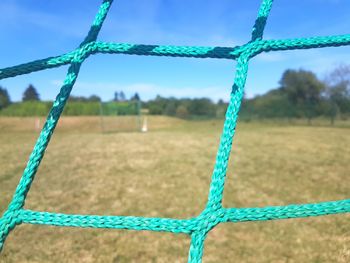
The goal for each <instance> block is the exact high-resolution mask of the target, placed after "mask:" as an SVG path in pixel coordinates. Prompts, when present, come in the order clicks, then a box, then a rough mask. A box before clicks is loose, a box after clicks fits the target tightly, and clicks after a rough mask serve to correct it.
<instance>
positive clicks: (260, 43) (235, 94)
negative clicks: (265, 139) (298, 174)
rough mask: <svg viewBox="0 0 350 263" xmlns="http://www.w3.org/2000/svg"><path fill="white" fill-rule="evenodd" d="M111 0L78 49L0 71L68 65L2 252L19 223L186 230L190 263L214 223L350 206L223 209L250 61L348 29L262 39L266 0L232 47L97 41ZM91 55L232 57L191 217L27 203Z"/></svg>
mask: <svg viewBox="0 0 350 263" xmlns="http://www.w3.org/2000/svg"><path fill="white" fill-rule="evenodd" d="M112 2H113V0H105V1H103V3H102V5H101V6H100V8H99V11H98V13H97V15H96V16H95V19H94V21H93V23H92V25H91V27H90V30H89V32H88V34H87V36H86V37H85V39H84V40H83V41H82V42H81V44H80V45H79V47H78V48H77V49H75V50H73V51H71V52H68V53H66V54H64V55H61V56H56V57H49V58H46V59H41V60H36V61H33V62H29V63H25V64H21V65H18V66H13V67H8V68H4V69H1V70H0V79H5V78H9V77H14V76H18V75H22V74H28V73H31V72H35V71H40V70H44V69H49V68H55V67H59V66H63V65H68V64H69V65H70V66H69V69H68V73H67V75H66V78H65V80H64V82H63V85H62V87H61V89H60V92H59V94H58V95H57V97H56V99H55V101H54V103H53V106H52V109H51V110H50V112H49V114H48V117H47V120H46V122H45V125H44V127H43V129H42V131H41V133H40V135H39V138H38V140H37V142H36V144H35V146H34V149H33V151H32V153H31V155H30V156H29V160H28V163H27V166H26V168H25V170H24V172H23V175H22V177H21V179H20V182H19V184H18V186H17V188H16V191H15V193H14V195H13V198H12V200H11V202H10V204H9V206H8V208H7V210H6V211H5V213H4V214H3V216H2V217H1V218H0V250H2V248H3V246H4V243H5V239H6V237H7V236H8V234H9V233H10V231H11V230H13V229H14V228H15V227H16V226H17V225H19V224H24V223H25V224H39V225H52V226H67V227H85V228H86V227H87V228H113V229H132V230H148V231H162V232H171V233H183V234H187V235H190V236H191V245H190V249H189V256H188V262H193V263H194V262H201V261H202V256H203V249H204V241H205V238H206V236H207V234H208V233H209V231H210V230H211V229H213V228H214V227H215V226H216V225H218V224H220V223H226V222H246V221H265V220H277V219H288V218H303V217H312V216H322V215H331V214H340V213H348V212H350V199H346V200H339V201H330V202H320V203H313V204H296V205H286V206H270V207H256V208H224V207H222V195H223V190H224V184H225V177H226V172H227V165H228V160H229V157H230V153H231V147H232V141H233V137H234V135H235V130H236V124H237V120H238V113H239V109H240V105H241V101H242V98H243V93H244V86H245V81H246V78H247V73H248V63H249V60H250V59H251V58H252V57H254V56H257V55H258V54H260V53H262V52H272V51H284V50H297V49H310V48H325V47H338V46H346V45H350V34H347V35H339V36H323V37H309V38H295V39H281V40H273V39H272V40H263V39H262V38H263V32H264V28H265V25H266V22H267V18H268V15H269V12H270V10H271V6H272V2H273V1H272V0H263V1H262V4H261V6H260V9H259V12H258V16H257V19H256V20H255V24H254V26H253V30H252V35H251V40H250V41H249V42H248V43H246V44H244V45H241V46H235V47H198V46H165V45H144V44H141V45H140V44H127V43H110V42H101V41H97V37H98V33H99V31H100V29H101V27H102V24H103V21H104V20H105V18H106V16H107V13H108V11H109V9H110V6H111V4H112ZM94 54H128V55H144V56H169V57H191V58H218V59H232V60H236V61H237V66H236V74H235V79H234V84H233V86H232V90H231V95H230V101H229V106H228V108H227V112H226V115H225V122H224V127H223V131H222V135H221V139H220V144H219V148H218V152H217V155H216V162H215V166H214V170H213V174H212V180H211V183H210V188H209V194H208V202H207V205H206V207H205V209H204V210H203V211H202V213H201V214H200V215H199V216H197V217H194V218H188V219H173V218H147V217H133V216H114V215H113V216H112V215H109V216H106V215H71V214H62V213H52V212H40V211H31V210H27V209H25V208H24V205H25V200H26V196H27V193H28V191H29V189H30V186H31V184H32V182H33V180H34V178H35V174H36V172H37V170H38V168H39V165H40V162H41V160H42V158H43V156H44V153H45V150H46V147H47V146H48V144H49V141H50V138H51V136H52V134H53V132H54V130H55V127H56V125H57V122H58V120H59V118H60V116H61V113H62V111H63V109H64V106H65V104H66V102H67V99H68V98H69V95H70V92H71V90H72V88H73V86H74V83H75V81H76V79H77V77H78V74H79V70H80V66H81V65H82V64H83V62H84V61H85V59H87V58H88V57H89V56H90V55H94Z"/></svg>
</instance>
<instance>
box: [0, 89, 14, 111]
mask: <svg viewBox="0 0 350 263" xmlns="http://www.w3.org/2000/svg"><path fill="white" fill-rule="evenodd" d="M10 104H11V100H10V96H9V94H8V92H7V90H6V89H5V88H2V87H1V86H0V110H1V109H3V108H6V107H7V106H8V105H10Z"/></svg>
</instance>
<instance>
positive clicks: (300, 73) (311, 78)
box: [280, 69, 325, 124]
mask: <svg viewBox="0 0 350 263" xmlns="http://www.w3.org/2000/svg"><path fill="white" fill-rule="evenodd" d="M280 84H281V86H282V89H283V91H284V92H285V93H286V95H287V98H288V100H289V101H290V103H291V105H293V106H294V107H295V108H297V112H299V113H300V115H301V116H303V117H306V118H307V119H308V123H309V124H311V120H312V118H314V117H315V116H317V115H319V114H320V112H319V103H320V101H321V94H322V92H323V91H324V89H325V85H324V83H323V82H321V81H320V80H319V79H318V78H317V77H316V75H315V74H314V73H313V72H311V71H306V70H303V69H299V70H291V69H289V70H286V71H285V72H284V73H283V75H282V78H281V80H280Z"/></svg>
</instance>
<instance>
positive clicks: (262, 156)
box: [0, 116, 350, 263]
mask: <svg viewBox="0 0 350 263" xmlns="http://www.w3.org/2000/svg"><path fill="white" fill-rule="evenodd" d="M112 120H113V119H110V121H112ZM107 121H109V120H108V119H107ZM148 124H149V129H150V132H148V133H137V132H132V133H124V132H119V133H101V132H100V124H99V118H98V117H84V118H78V117H64V118H63V119H62V122H61V124H60V126H59V127H58V129H57V132H56V133H55V134H54V136H53V138H52V142H51V144H50V145H49V147H48V150H47V153H46V156H45V158H44V160H43V162H42V164H41V167H40V169H39V171H38V174H37V176H36V180H35V181H34V183H33V186H32V189H31V191H30V192H29V195H28V198H27V202H26V208H28V209H33V210H40V211H43V210H45V211H51V212H63V213H76V214H77V213H81V214H108V215H136V216H152V217H175V218H186V217H192V216H196V215H198V214H199V213H200V212H201V211H202V209H203V208H204V206H205V203H206V197H207V194H208V189H209V184H210V178H211V172H212V169H213V166H214V161H215V154H216V150H217V146H218V143H219V139H220V131H221V125H222V122H221V121H218V120H215V121H192V122H190V121H184V120H179V119H175V118H167V117H156V116H155V117H150V118H149V120H148ZM349 131H350V129H349V128H346V127H344V126H342V127H327V126H317V127H308V126H302V125H298V126H289V125H288V124H282V125H280V124H273V123H254V122H252V123H240V124H239V126H238V128H237V137H236V138H235V141H234V146H233V153H232V155H231V160H230V166H229V171H228V175H227V181H226V188H225V191H224V201H223V204H224V206H225V207H248V206H267V205H285V204H289V203H307V202H318V201H327V200H338V199H347V198H349V197H350V195H349V193H350V183H349V171H350V147H349V146H350V136H349ZM37 135H38V132H37V131H35V125H34V119H31V118H24V119H23V118H0V145H1V151H0V212H1V213H2V212H3V211H4V210H5V208H6V206H7V204H8V203H9V201H10V198H11V196H12V194H13V191H14V189H15V187H16V185H17V183H18V180H19V178H20V176H21V172H22V170H23V168H24V166H25V163H26V160H27V158H28V156H29V154H30V151H31V149H32V147H33V145H34V142H35V139H36V137H37ZM349 219H350V215H349V214H342V215H335V216H324V217H318V218H306V219H294V220H292V219H291V220H283V221H271V222H257V223H251V222H249V223H239V224H234V223H227V224H223V225H219V226H217V227H216V228H215V229H214V230H212V231H211V232H210V233H209V235H208V238H207V241H206V243H205V252H204V258H203V261H204V262H206V263H209V262H315V263H316V262H344V263H345V262H350V221H349ZM189 243H190V240H189V237H188V236H186V235H175V234H168V233H154V232H136V231H124V230H92V229H75V228H57V227H48V226H31V225H21V226H18V227H16V229H15V230H14V231H13V232H12V233H11V234H10V235H9V237H8V239H7V241H6V243H5V248H4V251H3V253H2V254H1V255H0V262H186V261H187V253H188V248H189Z"/></svg>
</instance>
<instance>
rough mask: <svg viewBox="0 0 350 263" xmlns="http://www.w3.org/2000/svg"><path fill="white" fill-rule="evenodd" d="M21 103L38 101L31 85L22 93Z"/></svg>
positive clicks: (37, 96)
mask: <svg viewBox="0 0 350 263" xmlns="http://www.w3.org/2000/svg"><path fill="white" fill-rule="evenodd" d="M22 101H40V97H39V93H38V92H37V90H36V89H35V88H34V86H33V85H32V84H30V85H29V86H28V88H27V89H26V90H25V91H24V93H23V98H22Z"/></svg>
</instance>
